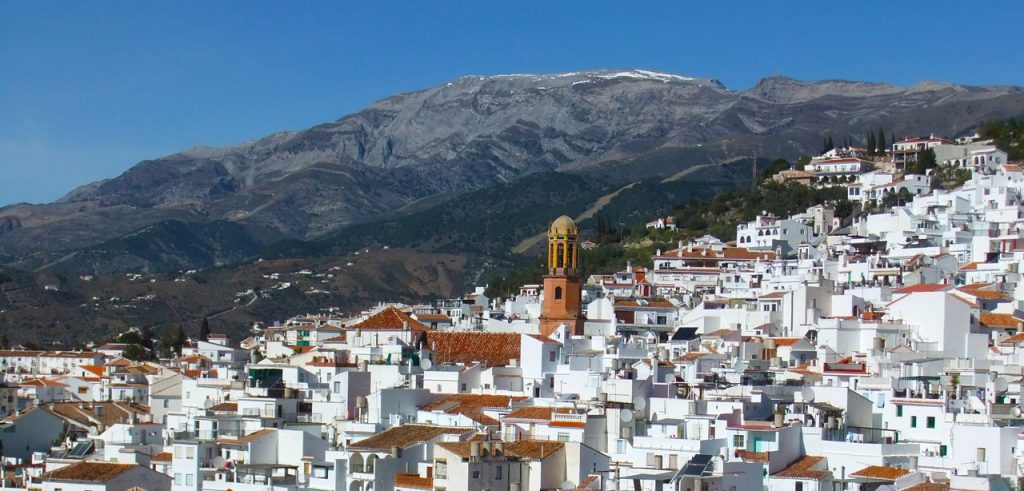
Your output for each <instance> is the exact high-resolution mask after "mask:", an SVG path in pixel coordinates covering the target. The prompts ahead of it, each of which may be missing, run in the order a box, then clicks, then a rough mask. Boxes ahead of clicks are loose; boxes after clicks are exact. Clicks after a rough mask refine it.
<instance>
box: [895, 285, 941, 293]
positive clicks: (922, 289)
mask: <svg viewBox="0 0 1024 491" xmlns="http://www.w3.org/2000/svg"><path fill="white" fill-rule="evenodd" d="M950 288H952V287H951V286H949V285H943V284H940V283H921V284H917V285H910V286H905V287H903V288H898V289H896V290H893V293H928V292H941V291H946V290H949V289H950Z"/></svg>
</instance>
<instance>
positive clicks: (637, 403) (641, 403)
mask: <svg viewBox="0 0 1024 491" xmlns="http://www.w3.org/2000/svg"><path fill="white" fill-rule="evenodd" d="M646 408H647V399H644V398H643V397H640V396H636V397H634V398H633V409H636V410H637V411H643V410H644V409H646Z"/></svg>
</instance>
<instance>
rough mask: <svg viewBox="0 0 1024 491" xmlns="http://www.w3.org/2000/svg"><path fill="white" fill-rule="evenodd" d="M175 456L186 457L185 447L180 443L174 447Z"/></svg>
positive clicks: (178, 457)
mask: <svg viewBox="0 0 1024 491" xmlns="http://www.w3.org/2000/svg"><path fill="white" fill-rule="evenodd" d="M174 458H176V459H184V458H185V447H183V446H181V445H178V446H175V447H174Z"/></svg>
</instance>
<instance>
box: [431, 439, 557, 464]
mask: <svg viewBox="0 0 1024 491" xmlns="http://www.w3.org/2000/svg"><path fill="white" fill-rule="evenodd" d="M437 446H438V447H441V448H443V449H445V450H447V451H449V452H451V453H453V454H455V455H458V456H459V457H461V458H464V459H468V458H469V457H470V456H471V453H470V452H471V449H472V443H471V442H444V443H438V444H437ZM504 447H505V451H504V452H505V453H504V456H505V457H512V458H518V459H524V460H544V459H546V458H548V457H549V456H551V455H552V454H554V453H555V452H558V451H559V450H561V449H562V448H563V447H565V443H563V442H556V441H547V440H519V441H515V442H506V443H504Z"/></svg>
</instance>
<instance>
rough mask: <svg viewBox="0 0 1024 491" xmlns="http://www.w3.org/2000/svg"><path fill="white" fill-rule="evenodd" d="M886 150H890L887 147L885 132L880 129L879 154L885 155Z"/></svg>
mask: <svg viewBox="0 0 1024 491" xmlns="http://www.w3.org/2000/svg"><path fill="white" fill-rule="evenodd" d="M886 150H888V148H887V147H886V145H885V132H884V131H882V128H878V154H879V155H885V151H886Z"/></svg>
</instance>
